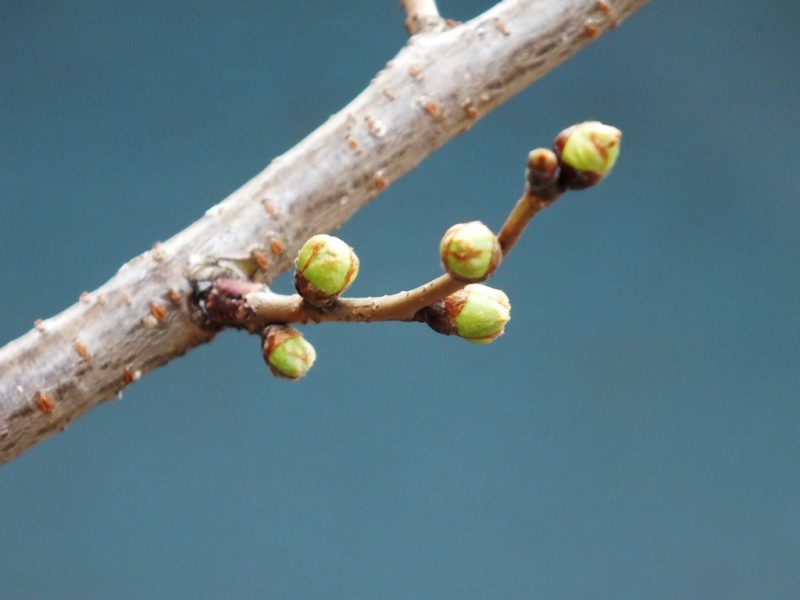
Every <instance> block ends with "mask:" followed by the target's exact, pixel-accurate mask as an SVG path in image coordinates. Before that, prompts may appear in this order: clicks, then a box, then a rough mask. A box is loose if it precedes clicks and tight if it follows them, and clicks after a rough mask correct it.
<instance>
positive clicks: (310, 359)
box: [206, 121, 622, 379]
mask: <svg viewBox="0 0 800 600" xmlns="http://www.w3.org/2000/svg"><path fill="white" fill-rule="evenodd" d="M621 135H622V134H621V133H620V131H619V130H618V129H616V128H614V127H611V126H608V125H604V124H602V123H599V122H597V121H587V122H585V123H580V124H578V125H574V126H572V127H570V128H568V129H565V130H564V131H562V132H561V133H560V134H559V135H558V136H557V137H556V139H555V142H554V144H553V148H552V150H549V149H543V148H539V149H536V150H534V151H532V152H531V153H530V154H529V156H528V172H527V187H526V194H525V195H523V198H522V199H521V200H520V201H519V202H518V203H517V207H515V209H514V211H512V213H511V214H510V215H509V217H508V219H507V220H506V223H505V225H504V226H503V229H502V230H501V232H500V239H498V236H497V235H495V234H494V233H493V232H492V230H491V229H489V228H488V227H487V226H486V225H484V224H483V223H481V222H480V221H470V222H468V223H459V224H456V225H453V226H452V227H450V228H449V229H448V230H447V231H446V232H445V234H444V236H443V237H442V239H441V242H440V244H439V257H440V259H441V261H442V265H443V267H444V270H445V272H446V273H447V275H449V277H440V278H438V279H436V280H434V281H432V282H430V283H428V284H425V285H424V286H420V287H419V288H416V289H415V290H412V291H409V292H401V293H400V294H395V295H393V296H385V297H383V298H363V299H355V298H351V299H349V300H346V301H344V300H343V301H339V297H340V295H341V294H342V293H343V292H344V291H345V290H346V289H347V288H348V287H349V286H350V285H351V284H352V283H353V281H355V279H356V277H357V276H358V269H359V260H358V257H357V256H356V254H355V252H354V251H353V249H352V248H351V247H350V246H348V245H347V244H346V243H345V242H343V241H342V240H340V239H339V238H337V237H334V236H331V235H326V234H320V235H315V236H313V237H311V238H309V239H308V240H307V241H306V243H305V244H303V246H302V247H301V248H300V250H299V252H298V255H297V258H296V260H295V275H294V280H295V288H296V289H297V292H298V293H299V294H300V296H301V297H302V301H301V302H299V304H297V305H292V306H294V308H291V310H290V311H288V312H284V313H275V314H283V315H284V317H283V318H284V319H285V320H286V321H291V322H294V321H299V322H307V321H310V320H313V321H321V320H339V319H340V318H341V319H350V318H353V319H354V320H366V321H369V320H373V319H375V320H377V319H379V318H382V319H387V320H404V321H419V320H423V321H425V322H426V323H428V325H430V327H431V328H433V329H434V330H435V331H437V332H439V333H443V334H446V335H456V336H458V337H461V338H463V339H465V340H467V341H469V342H472V343H474V344H488V343H490V342H492V341H494V340H495V339H497V338H498V337H500V336H501V335H503V333H504V331H505V327H506V324H507V323H508V322H509V320H510V318H511V303H510V302H509V299H508V296H507V295H506V294H505V293H504V292H503V291H501V290H498V289H494V288H491V287H488V286H486V285H483V284H482V283H479V282H482V281H485V280H486V279H488V278H489V277H490V276H491V275H492V274H493V273H494V271H495V270H496V269H497V267H498V265H499V264H500V262H501V260H502V258H503V253H504V252H506V253H507V252H508V251H509V250H510V248H511V247H512V246H513V244H514V242H515V240H516V239H517V237H518V236H519V235H520V233H521V232H522V230H523V228H524V227H525V225H526V224H527V223H528V222H529V221H530V219H531V218H532V217H533V215H534V214H536V212H537V211H538V210H540V209H541V208H542V207H543V206H548V205H549V204H550V203H552V202H553V201H554V200H555V199H557V198H558V197H559V196H560V195H561V194H562V193H563V192H564V191H565V190H569V189H583V188H586V187H589V186H591V185H594V184H595V183H597V182H598V181H600V180H601V179H602V178H603V177H604V176H605V175H607V174H608V173H609V172H610V171H611V169H612V168H613V166H614V164H615V162H616V160H617V157H618V155H619V146H620V139H621ZM531 199H535V200H537V201H536V202H530V200H531ZM501 239H502V245H501V241H500V240H501ZM461 285H463V287H460V289H457V291H455V292H453V293H449V294H448V292H450V291H451V290H453V289H456V288H458V287H459V286H461ZM216 288H219V290H218V291H219V292H220V293H222V292H225V293H222V296H224V298H228V297H230V298H232V300H230V301H228V302H227V303H225V302H222V301H220V300H218V298H217V296H216V295H214V294H209V295H208V296H207V300H206V308H207V310H212V311H215V312H216V313H219V315H222V318H223V319H226V318H227V319H228V320H231V321H233V322H238V321H237V319H238V320H241V313H242V311H245V312H246V310H247V297H248V295H249V294H250V293H251V289H250V287H248V285H244V284H237V285H234V284H231V283H226V282H225V281H223V282H221V283H217V284H216ZM216 288H215V289H216ZM445 294H448V295H445ZM217 295H219V294H217ZM299 300H300V299H298V301H299ZM382 302H384V304H383V310H382V312H381V309H380V305H381V303H382ZM420 306H423V307H424V308H422V309H420V308H419V307H420ZM359 307H361V308H359ZM363 307H367V308H363ZM292 311H299V312H292ZM359 311H363V312H359ZM370 315H371V316H370ZM262 347H263V353H264V359H265V360H266V362H267V365H268V366H269V368H270V370H271V371H272V372H273V373H274V374H275V375H277V376H279V377H284V378H287V379H298V378H300V377H302V376H303V375H305V374H306V373H307V372H308V370H309V369H310V368H311V366H312V365H313V364H314V361H315V360H316V352H315V350H314V347H313V346H312V345H311V344H310V343H309V342H307V341H306V340H305V338H304V337H303V335H302V334H301V333H300V332H299V331H297V330H296V329H294V328H292V327H289V326H287V325H285V324H272V325H269V326H268V327H266V328H265V329H264V330H263V332H262Z"/></svg>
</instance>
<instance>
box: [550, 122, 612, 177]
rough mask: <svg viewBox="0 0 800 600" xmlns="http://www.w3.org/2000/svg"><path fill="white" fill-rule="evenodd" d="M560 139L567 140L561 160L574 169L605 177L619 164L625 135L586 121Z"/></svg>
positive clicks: (575, 126) (566, 132)
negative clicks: (621, 145) (621, 143)
mask: <svg viewBox="0 0 800 600" xmlns="http://www.w3.org/2000/svg"><path fill="white" fill-rule="evenodd" d="M561 136H564V147H563V149H562V150H561V159H562V160H563V161H564V163H566V164H567V165H569V166H570V167H572V168H573V169H576V170H578V171H586V172H589V173H594V174H597V175H600V176H603V175H606V174H608V173H609V171H611V169H612V167H613V166H614V163H616V162H617V157H618V156H619V146H620V140H621V139H622V132H621V131H620V130H619V129H617V128H616V127H612V126H611V125H604V124H603V123H600V122H599V121H587V122H585V123H580V124H578V125H573V126H572V127H570V128H569V129H567V130H566V131H564V132H562V133H561V135H559V137H561Z"/></svg>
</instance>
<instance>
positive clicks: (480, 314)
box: [424, 283, 511, 344]
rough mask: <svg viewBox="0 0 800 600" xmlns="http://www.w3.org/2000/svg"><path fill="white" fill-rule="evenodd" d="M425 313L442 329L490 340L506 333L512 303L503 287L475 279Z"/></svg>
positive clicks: (475, 340) (479, 341)
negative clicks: (478, 281) (481, 282)
mask: <svg viewBox="0 0 800 600" xmlns="http://www.w3.org/2000/svg"><path fill="white" fill-rule="evenodd" d="M424 316H425V320H426V322H427V323H428V325H430V326H431V328H433V329H434V330H435V331H438V332H439V333H443V334H445V335H457V336H459V337H462V338H464V339H465V340H467V341H470V342H473V343H475V344H488V343H489V342H492V341H493V340H494V339H495V338H498V337H500V336H501V335H503V331H504V330H505V326H506V323H508V321H509V319H510V318H511V303H510V302H509V301H508V296H506V295H505V293H504V292H502V291H501V290H496V289H494V288H490V287H489V286H486V285H482V284H480V283H472V284H470V285H467V286H465V287H464V289H461V290H458V291H457V292H454V293H452V294H450V295H449V296H447V297H446V298H445V299H444V300H443V301H442V302H440V303H438V304H435V305H433V306H430V307H428V309H427V310H426V313H425V315H424Z"/></svg>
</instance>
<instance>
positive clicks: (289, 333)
mask: <svg viewBox="0 0 800 600" xmlns="http://www.w3.org/2000/svg"><path fill="white" fill-rule="evenodd" d="M263 350H264V359H265V360H266V361H267V366H269V370H270V371H272V374H273V375H277V376H278V377H284V378H286V379H299V378H300V377H302V376H303V375H305V374H306V373H307V372H308V370H309V369H310V368H311V366H312V365H313V364H314V361H315V360H316V358H317V352H316V350H314V346H312V345H311V344H310V343H308V341H306V339H305V338H304V337H303V334H301V333H300V332H299V331H297V330H296V329H294V328H292V327H287V326H285V325H270V326H269V327H267V328H266V329H265V330H264V333H263Z"/></svg>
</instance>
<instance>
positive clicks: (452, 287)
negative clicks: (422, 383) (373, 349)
mask: <svg viewBox="0 0 800 600" xmlns="http://www.w3.org/2000/svg"><path fill="white" fill-rule="evenodd" d="M535 152H538V151H535ZM544 152H549V151H544ZM532 154H533V153H532ZM551 154H552V153H551ZM538 166H539V165H535V164H533V163H529V173H528V179H529V182H528V183H527V184H526V186H525V188H526V189H525V192H524V193H523V195H522V197H521V198H520V199H519V200H518V201H517V203H516V204H515V205H514V208H513V209H512V210H511V212H510V213H509V214H508V216H507V217H506V220H505V222H504V223H503V226H502V227H501V228H500V233H499V234H498V236H497V239H498V242H499V244H500V248H501V251H502V253H503V257H505V256H507V255H508V253H509V252H510V251H511V248H512V247H513V246H514V244H515V243H516V241H517V240H518V239H519V237H520V236H521V235H522V233H523V231H524V230H525V228H526V227H527V226H528V224H529V223H530V222H531V220H532V219H533V217H534V216H536V214H537V213H538V212H539V211H540V210H542V209H543V208H545V207H547V206H550V205H551V204H552V203H553V202H555V201H556V200H557V199H558V197H559V196H560V194H559V193H553V194H551V195H550V197H549V198H548V199H547V200H545V199H544V198H541V197H540V196H538V195H536V194H534V193H533V192H532V191H531V186H530V180H531V179H536V176H537V174H538V172H537V171H536V168H537V167H538ZM488 276H491V273H490V274H489V275H488ZM488 276H487V278H488ZM466 285H467V282H464V281H459V280H458V279H455V278H453V277H451V276H450V275H449V274H447V273H445V274H444V275H440V276H439V277H437V278H436V279H433V280H431V281H429V282H427V283H425V284H423V285H421V286H419V287H416V288H414V289H413V290H408V291H403V292H397V293H396V294H390V295H386V296H376V297H366V298H339V299H337V300H336V301H335V302H333V303H332V304H331V305H330V306H328V307H325V308H318V307H316V306H313V305H312V304H310V303H308V302H306V301H304V299H303V297H302V296H300V295H299V294H292V295H283V294H276V293H274V292H272V291H271V290H270V289H269V288H268V287H266V286H263V285H258V284H252V283H249V282H245V281H240V280H227V279H222V280H219V281H217V282H215V283H214V284H213V287H212V288H211V290H210V292H209V293H208V295H207V297H206V311H207V315H208V317H209V320H210V321H211V322H212V323H213V324H215V325H221V326H228V327H235V328H238V329H247V330H249V331H250V332H252V333H260V332H261V331H262V330H263V329H264V328H265V327H266V326H267V325H271V324H273V323H300V324H307V323H326V322H332V321H350V322H363V323H370V322H374V321H406V322H408V321H423V320H424V316H423V314H422V311H423V310H424V309H426V308H427V307H430V306H432V305H434V304H436V303H437V302H440V301H442V300H444V299H445V298H446V297H447V296H449V295H451V294H453V293H455V292H457V291H458V290H460V289H462V288H464V287H465V286H466Z"/></svg>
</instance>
